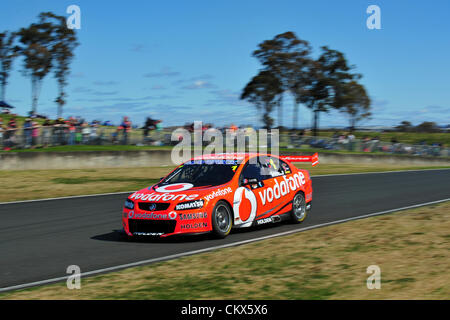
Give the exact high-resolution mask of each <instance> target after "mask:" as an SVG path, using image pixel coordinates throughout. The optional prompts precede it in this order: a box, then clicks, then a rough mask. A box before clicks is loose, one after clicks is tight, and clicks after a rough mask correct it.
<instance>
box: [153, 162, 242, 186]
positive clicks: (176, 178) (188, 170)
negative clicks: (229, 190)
mask: <svg viewBox="0 0 450 320" xmlns="http://www.w3.org/2000/svg"><path fill="white" fill-rule="evenodd" d="M238 166H239V162H238V161H236V160H220V161H219V160H193V161H188V162H186V163H184V164H182V165H181V166H179V167H178V168H177V169H176V170H175V171H174V172H172V173H171V174H170V175H169V176H168V177H166V178H165V179H164V180H162V181H161V182H160V183H158V186H163V185H167V184H172V183H191V184H193V185H194V187H205V186H217V185H221V184H224V183H227V182H228V181H230V180H231V179H232V178H233V176H234V173H235V172H236V169H237V168H238Z"/></svg>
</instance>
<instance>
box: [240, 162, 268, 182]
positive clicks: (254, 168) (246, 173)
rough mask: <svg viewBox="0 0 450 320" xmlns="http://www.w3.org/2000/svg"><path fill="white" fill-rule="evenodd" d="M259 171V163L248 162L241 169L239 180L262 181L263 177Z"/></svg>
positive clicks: (260, 169) (260, 170)
mask: <svg viewBox="0 0 450 320" xmlns="http://www.w3.org/2000/svg"><path fill="white" fill-rule="evenodd" d="M261 173H262V168H261V165H260V164H259V163H256V164H252V163H248V164H247V165H246V166H245V168H244V169H243V170H242V174H241V177H240V180H241V181H242V180H243V179H256V180H258V181H262V180H264V178H265V177H264V176H263V175H262V174H261Z"/></svg>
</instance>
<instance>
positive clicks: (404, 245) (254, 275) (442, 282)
mask: <svg viewBox="0 0 450 320" xmlns="http://www.w3.org/2000/svg"><path fill="white" fill-rule="evenodd" d="M449 230H450V202H445V203H443V204H438V205H432V206H427V207H421V208H417V209H413V210H407V211H402V212H397V213H393V214H388V215H383V216H378V217H372V218H367V219H362V220H356V221H351V222H347V223H343V224H338V225H333V226H328V227H324V228H318V229H313V230H309V231H307V232H301V233H297V234H294V235H290V236H284V237H278V238H274V239H270V240H264V241H260V242H255V243H252V244H247V245H242V246H238V247H233V248H227V249H220V250H217V251H214V252H210V253H204V254H199V255H194V256H190V257H184V258H180V259H176V260H172V261H167V262H161V263H157V264H153V265H148V266H142V267H136V268H130V269H126V270H123V271H120V272H114V273H110V274H105V275H100V276H95V277H89V278H85V279H82V282H81V289H80V290H69V289H67V287H66V284H65V283H59V284H53V285H48V286H44V287H36V288H31V289H26V290H20V291H16V292H11V293H6V294H2V295H0V298H1V299H448V298H450V274H449V273H448V268H449V261H450V253H449V249H448V248H449V247H450V231H449ZM370 265H378V266H379V267H380V269H381V289H379V290H377V289H373V290H369V289H368V288H367V286H366V281H367V278H368V277H369V274H367V273H366V270H367V267H368V266H370Z"/></svg>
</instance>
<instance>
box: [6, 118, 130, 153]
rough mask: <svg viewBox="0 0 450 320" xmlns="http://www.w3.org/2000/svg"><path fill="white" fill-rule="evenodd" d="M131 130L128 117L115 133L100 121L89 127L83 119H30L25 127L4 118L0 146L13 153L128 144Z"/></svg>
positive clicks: (25, 122) (25, 123)
mask: <svg viewBox="0 0 450 320" xmlns="http://www.w3.org/2000/svg"><path fill="white" fill-rule="evenodd" d="M131 130H132V123H131V121H130V120H129V118H128V117H124V118H123V121H122V123H121V124H120V126H118V127H117V128H115V129H112V130H110V126H109V125H108V124H106V123H104V125H103V126H102V125H101V124H100V122H99V121H96V120H94V121H92V122H90V123H89V122H87V121H85V120H84V119H82V118H80V117H70V118H68V119H63V118H59V119H56V120H50V119H45V120H44V121H43V122H42V121H40V122H38V121H37V119H35V118H26V119H25V121H24V122H23V123H22V124H21V125H19V123H18V121H17V120H16V117H14V116H13V117H11V118H10V119H9V120H8V121H7V122H4V121H3V119H2V118H1V117H0V146H2V148H3V150H11V149H12V148H36V147H38V146H41V147H44V148H45V147H48V146H57V145H77V144H91V145H100V144H103V143H104V142H106V141H108V142H111V143H113V144H128V142H129V137H130V132H131Z"/></svg>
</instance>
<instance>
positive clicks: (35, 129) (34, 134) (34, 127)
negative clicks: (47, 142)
mask: <svg viewBox="0 0 450 320" xmlns="http://www.w3.org/2000/svg"><path fill="white" fill-rule="evenodd" d="M39 128H40V125H39V123H37V122H36V121H32V122H31V149H34V148H36V145H37V144H38V138H39Z"/></svg>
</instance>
